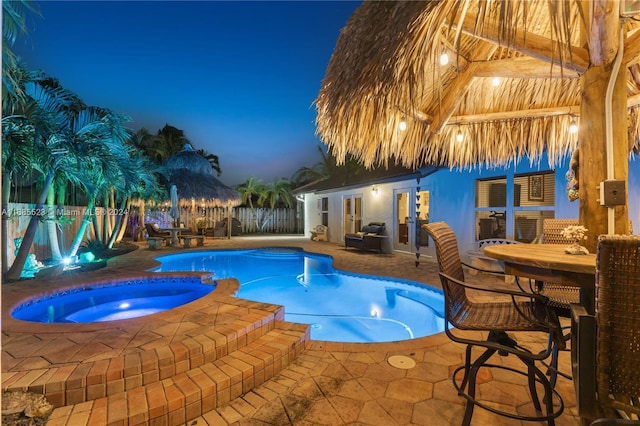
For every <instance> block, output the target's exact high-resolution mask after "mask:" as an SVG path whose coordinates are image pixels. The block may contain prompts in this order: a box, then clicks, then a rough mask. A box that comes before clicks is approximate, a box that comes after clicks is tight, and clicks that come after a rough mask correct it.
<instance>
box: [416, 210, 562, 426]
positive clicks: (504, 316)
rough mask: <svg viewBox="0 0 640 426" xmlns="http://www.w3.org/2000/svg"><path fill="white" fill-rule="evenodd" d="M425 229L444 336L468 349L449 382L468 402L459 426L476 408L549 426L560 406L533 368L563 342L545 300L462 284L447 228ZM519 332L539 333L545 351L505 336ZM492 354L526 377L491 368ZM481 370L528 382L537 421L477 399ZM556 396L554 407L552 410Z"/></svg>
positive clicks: (441, 225) (440, 224)
mask: <svg viewBox="0 0 640 426" xmlns="http://www.w3.org/2000/svg"><path fill="white" fill-rule="evenodd" d="M423 229H425V230H426V231H427V232H428V233H429V235H430V236H431V238H433V240H434V242H435V247H436V255H437V260H438V268H439V273H440V281H441V283H442V289H443V291H444V300H445V322H444V324H445V333H446V334H447V336H448V337H449V338H450V339H451V340H453V341H454V342H458V343H462V344H465V345H467V348H466V354H465V361H464V365H462V366H460V367H458V368H457V369H456V370H455V371H454V372H453V377H452V379H453V385H454V387H455V388H456V390H457V391H458V394H459V395H460V396H462V397H464V398H465V399H466V400H467V405H466V410H465V414H464V419H463V422H462V424H463V425H468V424H469V423H470V422H471V417H472V415H473V409H474V407H475V406H476V405H477V406H479V407H481V408H484V409H485V410H489V411H491V412H493V413H496V414H499V415H503V416H506V417H509V418H512V419H518V420H526V421H534V420H539V421H547V422H548V424H549V425H553V424H554V419H555V418H556V417H558V416H559V415H560V414H561V413H562V411H563V409H564V403H563V401H562V398H561V397H560V395H559V394H558V393H557V392H556V391H555V390H554V389H553V387H552V386H551V383H550V381H549V379H548V378H547V377H546V375H545V374H544V373H543V372H542V371H541V370H540V369H539V368H538V367H537V366H536V362H537V361H542V360H544V359H547V358H548V357H549V356H550V355H551V353H552V352H553V351H555V350H557V347H558V345H562V344H563V343H564V340H563V339H562V338H561V332H560V324H559V323H558V318H557V317H556V315H555V313H554V312H553V310H552V309H551V308H550V307H549V306H548V305H547V298H546V297H544V296H542V295H539V294H535V293H529V292H520V291H511V290H502V289H498V288H491V287H486V286H477V285H472V284H469V283H465V279H464V271H463V269H462V262H461V260H460V254H459V251H458V243H457V240H456V236H455V234H454V232H453V231H452V230H451V228H450V227H449V226H448V225H447V224H446V223H444V222H435V223H430V224H427V225H423ZM470 290H473V292H474V293H475V292H477V293H475V294H476V295H481V294H482V295H485V296H488V298H489V300H491V301H489V302H479V301H474V300H472V299H470V298H469V297H468V294H467V292H468V291H470ZM496 298H497V299H499V300H496ZM452 327H455V328H456V329H459V330H471V331H477V332H478V333H477V337H475V338H472V337H470V335H468V334H462V333H459V332H458V333H455V332H454V331H453V330H452ZM518 331H525V332H539V333H540V334H543V335H546V345H545V347H544V349H542V350H540V351H533V350H531V349H528V348H525V347H523V346H522V345H520V344H519V343H518V342H517V341H516V340H515V339H514V338H513V337H512V336H510V335H508V334H507V332H518ZM487 333H488V335H487ZM467 336H469V337H467ZM483 336H486V338H483ZM474 347H482V348H485V350H484V352H483V353H482V354H481V355H480V356H478V357H477V358H475V359H474V360H472V359H471V358H472V357H471V355H472V349H473V348H474ZM496 353H498V355H500V356H506V355H509V354H512V355H514V356H515V357H517V358H519V359H520V360H521V361H522V363H523V364H524V366H525V367H526V371H524V370H516V369H515V368H513V367H510V366H508V365H506V364H490V363H489V362H488V361H489V360H490V358H491V357H492V356H493V355H495V354H496ZM480 368H498V369H503V370H509V371H511V372H514V373H517V374H522V375H524V376H526V377H527V381H528V385H529V392H530V394H531V398H532V402H533V405H534V407H535V409H536V412H537V413H536V415H531V416H528V415H524V414H518V413H516V412H513V413H512V412H505V411H501V410H499V409H497V408H495V407H493V406H491V405H488V404H486V403H485V402H483V401H481V400H479V399H477V398H476V376H477V374H478V370H479V369H480ZM459 371H463V372H464V374H463V377H462V381H461V382H460V383H458V380H457V375H458V372H459ZM536 383H539V384H541V385H542V387H543V388H544V395H543V403H544V406H545V409H544V412H543V411H542V406H541V404H540V400H539V398H538V393H537V389H536ZM554 396H555V398H556V399H557V401H558V405H557V407H556V409H555V410H554V405H555V404H554V402H553V399H554Z"/></svg>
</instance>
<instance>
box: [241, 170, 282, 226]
mask: <svg viewBox="0 0 640 426" xmlns="http://www.w3.org/2000/svg"><path fill="white" fill-rule="evenodd" d="M236 189H237V190H238V192H240V194H241V196H242V203H243V204H245V205H246V204H248V205H249V209H250V210H251V213H252V216H253V218H254V220H255V223H256V228H257V229H258V230H259V231H260V232H264V230H265V228H266V227H267V225H268V224H269V221H270V220H271V219H272V218H273V216H274V214H275V209H276V208H277V207H278V206H279V205H284V206H285V207H287V208H290V207H291V206H292V204H293V201H292V200H293V198H292V195H291V183H290V182H289V180H288V179H285V178H282V179H279V180H277V181H275V182H272V183H269V184H266V185H265V184H263V183H262V181H261V180H258V179H256V178H255V177H253V176H251V177H249V179H247V180H246V181H245V182H244V183H242V184H240V185H238V186H237V187H236ZM254 201H255V204H254Z"/></svg>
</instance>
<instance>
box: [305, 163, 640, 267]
mask: <svg viewBox="0 0 640 426" xmlns="http://www.w3.org/2000/svg"><path fill="white" fill-rule="evenodd" d="M540 164H541V165H542V164H547V160H546V158H543V159H542V160H541V162H540ZM568 170H569V160H568V159H567V161H566V164H563V165H562V166H560V167H558V168H556V169H555V170H550V169H544V168H540V167H538V166H537V165H535V166H531V165H529V164H522V162H521V163H520V164H517V165H515V166H511V167H503V168H496V169H486V168H478V169H475V170H472V171H457V170H449V169H437V168H433V167H426V168H422V169H419V170H417V171H416V172H411V171H408V170H406V169H405V170H404V173H397V171H396V172H395V173H389V174H387V175H384V174H380V173H377V174H376V173H373V172H372V173H371V174H370V175H369V176H368V177H367V178H365V179H360V180H359V181H354V182H342V183H340V184H338V183H337V182H330V181H322V182H318V183H315V184H311V185H307V186H306V187H303V188H300V189H299V190H298V191H297V194H298V199H300V200H304V223H305V235H310V230H311V229H313V228H315V226H317V225H320V224H322V225H326V226H328V228H329V229H328V239H329V241H331V242H334V243H338V244H341V243H344V235H345V234H346V233H352V232H358V231H360V229H361V228H362V227H363V226H365V225H366V224H368V223H369V222H384V223H385V224H386V230H385V235H386V238H385V240H384V244H383V251H384V252H386V253H416V252H419V253H421V254H424V255H431V256H434V254H435V251H434V249H433V247H430V246H429V245H428V244H429V243H428V239H427V238H426V235H424V234H421V233H420V232H419V227H420V224H421V223H423V222H426V221H430V222H437V221H445V222H447V223H448V224H449V225H450V226H451V227H452V228H453V230H454V231H455V232H456V235H457V238H458V245H459V248H460V252H461V253H463V254H464V253H466V252H467V251H469V250H474V249H476V248H477V241H478V240H482V239H487V238H507V239H513V240H517V241H521V242H535V240H536V237H538V236H539V235H540V234H541V232H542V221H543V219H546V218H577V217H578V216H579V204H578V203H579V201H575V202H571V201H569V198H568V196H567V178H566V173H567V171H568ZM627 190H628V207H629V219H630V220H631V221H632V224H633V226H634V232H635V233H637V232H638V229H640V159H639V158H638V157H637V156H635V157H633V158H632V159H631V160H630V162H629V187H628V188H627ZM603 208H604V207H603ZM589 237H590V238H594V236H591V235H589Z"/></svg>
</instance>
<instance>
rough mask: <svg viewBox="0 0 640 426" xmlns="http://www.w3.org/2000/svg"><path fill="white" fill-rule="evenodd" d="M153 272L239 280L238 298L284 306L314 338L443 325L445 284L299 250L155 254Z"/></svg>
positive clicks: (403, 332)
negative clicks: (373, 271)
mask: <svg viewBox="0 0 640 426" xmlns="http://www.w3.org/2000/svg"><path fill="white" fill-rule="evenodd" d="M156 260H157V261H159V262H161V264H162V265H161V266H159V267H157V268H154V269H152V271H153V272H177V271H193V272H210V273H211V276H212V278H213V279H220V278H232V277H233V278H237V279H238V281H240V290H239V291H238V293H237V294H236V296H237V297H240V298H243V299H248V300H254V301H258V302H266V303H273V304H277V305H283V306H284V307H285V319H286V320H287V321H291V322H298V323H304V324H310V325H311V338H312V339H314V340H325V341H332V342H389V341H397V340H407V339H413V338H417V337H424V336H429V335H432V334H435V333H439V332H441V331H443V330H444V296H443V294H442V291H441V290H440V289H437V288H435V287H431V286H428V285H425V284H421V283H417V282H413V281H408V280H400V279H395V278H387V277H378V276H371V275H361V274H353V273H348V272H344V271H339V270H336V269H334V268H333V267H332V266H331V263H332V258H331V257H329V256H323V255H317V254H312V253H308V252H304V251H302V250H300V249H291V248H269V249H255V250H213V251H199V252H188V253H179V254H170V255H165V256H160V257H157V258H156Z"/></svg>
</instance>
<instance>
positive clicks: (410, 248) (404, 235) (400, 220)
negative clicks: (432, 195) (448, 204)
mask: <svg viewBox="0 0 640 426" xmlns="http://www.w3.org/2000/svg"><path fill="white" fill-rule="evenodd" d="M393 199H394V200H395V203H394V204H395V205H394V211H393V218H394V224H393V225H394V229H393V235H394V241H393V249H394V250H396V251H404V252H409V253H415V252H417V246H418V244H416V243H419V245H420V246H426V245H427V236H426V233H425V232H424V231H422V230H420V226H421V225H422V224H423V223H427V222H428V220H429V191H426V190H418V189H417V188H415V187H413V188H399V189H394V190H393Z"/></svg>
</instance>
